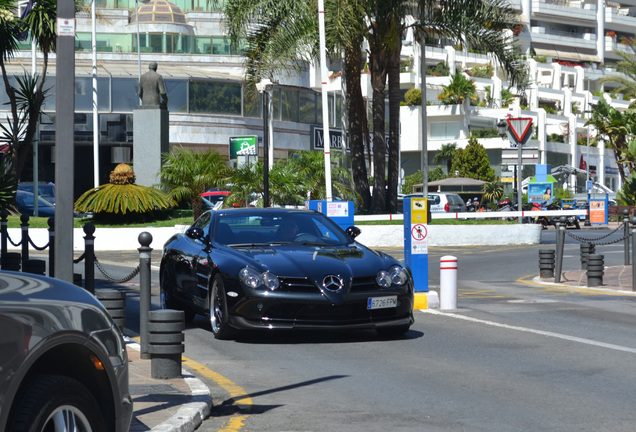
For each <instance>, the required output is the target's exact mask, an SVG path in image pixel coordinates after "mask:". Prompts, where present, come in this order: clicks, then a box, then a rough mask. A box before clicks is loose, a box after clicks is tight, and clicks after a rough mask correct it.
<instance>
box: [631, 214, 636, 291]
mask: <svg viewBox="0 0 636 432" xmlns="http://www.w3.org/2000/svg"><path fill="white" fill-rule="evenodd" d="M631 223H632V253H634V254H636V216H632V219H631ZM632 291H636V265H632Z"/></svg>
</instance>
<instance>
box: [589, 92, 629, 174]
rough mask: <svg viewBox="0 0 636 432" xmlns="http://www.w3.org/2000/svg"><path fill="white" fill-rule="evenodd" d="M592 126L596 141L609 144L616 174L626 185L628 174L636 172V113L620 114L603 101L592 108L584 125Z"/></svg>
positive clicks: (626, 112) (601, 99)
mask: <svg viewBox="0 0 636 432" xmlns="http://www.w3.org/2000/svg"><path fill="white" fill-rule="evenodd" d="M585 125H586V126H587V125H592V126H594V128H595V129H596V131H597V139H602V140H604V141H607V142H608V143H609V144H610V147H611V148H612V150H613V151H614V157H615V158H616V165H617V167H618V173H619V174H620V176H621V181H622V182H623V183H626V182H627V180H628V177H629V175H628V174H626V173H628V172H631V173H634V172H636V152H635V151H633V150H632V149H633V148H634V147H633V146H634V144H633V142H634V141H633V140H634V137H635V136H636V113H635V112H634V111H633V110H627V111H625V112H620V111H618V110H617V109H616V108H613V107H611V106H610V105H609V104H608V103H607V101H605V99H603V98H600V100H599V102H598V103H597V104H595V105H593V107H592V116H591V117H590V119H589V120H588V121H587V123H585Z"/></svg>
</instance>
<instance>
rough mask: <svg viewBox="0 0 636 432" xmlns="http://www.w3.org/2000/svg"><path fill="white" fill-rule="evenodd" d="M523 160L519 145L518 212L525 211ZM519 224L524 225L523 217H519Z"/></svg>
mask: <svg viewBox="0 0 636 432" xmlns="http://www.w3.org/2000/svg"><path fill="white" fill-rule="evenodd" d="M522 163H523V158H522V149H521V143H520V142H518V143H517V166H518V168H517V203H518V204H517V210H518V211H520V212H522V211H523V190H522V189H521V179H522V178H523V174H522V169H523V165H522ZM519 223H520V224H521V223H523V216H522V215H519Z"/></svg>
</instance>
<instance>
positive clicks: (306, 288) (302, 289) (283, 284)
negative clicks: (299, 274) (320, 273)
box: [277, 277, 320, 293]
mask: <svg viewBox="0 0 636 432" xmlns="http://www.w3.org/2000/svg"><path fill="white" fill-rule="evenodd" d="M277 291H284V292H295V293H319V292H320V289H319V288H318V287H317V286H316V285H315V284H314V283H313V282H312V281H311V280H310V279H309V278H292V277H282V278H280V287H279V288H278V290H277Z"/></svg>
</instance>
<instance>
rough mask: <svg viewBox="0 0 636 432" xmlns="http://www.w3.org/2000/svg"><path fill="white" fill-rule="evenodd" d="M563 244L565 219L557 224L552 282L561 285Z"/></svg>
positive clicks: (562, 218)
mask: <svg viewBox="0 0 636 432" xmlns="http://www.w3.org/2000/svg"><path fill="white" fill-rule="evenodd" d="M564 243H565V217H561V219H560V220H559V222H557V247H556V262H555V268H554V282H556V283H561V272H562V270H563V246H564Z"/></svg>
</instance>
